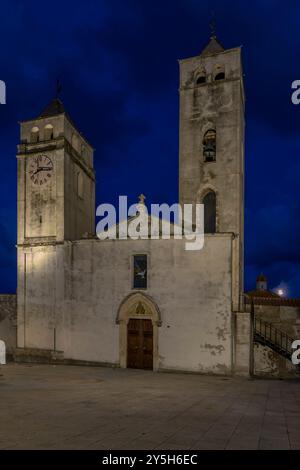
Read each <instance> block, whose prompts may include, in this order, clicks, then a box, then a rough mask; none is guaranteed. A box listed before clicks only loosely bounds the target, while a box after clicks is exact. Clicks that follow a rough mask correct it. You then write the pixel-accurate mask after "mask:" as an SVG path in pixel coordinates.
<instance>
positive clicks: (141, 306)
mask: <svg viewBox="0 0 300 470" xmlns="http://www.w3.org/2000/svg"><path fill="white" fill-rule="evenodd" d="M116 323H117V324H119V354H120V367H123V368H126V367H128V368H134V369H152V370H157V369H158V327H159V326H161V315H160V312H159V309H158V307H157V305H156V304H155V302H154V301H153V300H152V299H151V298H150V297H149V296H146V295H145V294H143V293H140V292H136V293H134V294H131V295H129V296H127V297H126V298H125V299H124V300H123V302H122V303H121V305H120V307H119V310H118V315H117V319H116Z"/></svg>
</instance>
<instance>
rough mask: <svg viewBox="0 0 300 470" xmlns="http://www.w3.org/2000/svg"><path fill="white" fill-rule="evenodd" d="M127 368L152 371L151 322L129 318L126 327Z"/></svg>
mask: <svg viewBox="0 0 300 470" xmlns="http://www.w3.org/2000/svg"><path fill="white" fill-rule="evenodd" d="M127 367H130V368H132V369H153V327H152V321H151V320H140V319H136V318H131V319H130V320H129V322H128V325H127Z"/></svg>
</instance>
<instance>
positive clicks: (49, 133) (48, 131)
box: [44, 124, 53, 140]
mask: <svg viewBox="0 0 300 470" xmlns="http://www.w3.org/2000/svg"><path fill="white" fill-rule="evenodd" d="M44 137H45V140H51V139H53V126H52V125H51V124H46V126H45V129H44Z"/></svg>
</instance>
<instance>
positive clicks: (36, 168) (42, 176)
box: [28, 155, 53, 186]
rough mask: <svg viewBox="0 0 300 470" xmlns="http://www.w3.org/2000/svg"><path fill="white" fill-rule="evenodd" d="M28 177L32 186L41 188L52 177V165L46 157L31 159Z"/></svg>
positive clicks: (40, 156)
mask: <svg viewBox="0 0 300 470" xmlns="http://www.w3.org/2000/svg"><path fill="white" fill-rule="evenodd" d="M28 171H29V176H30V179H31V181H32V183H33V184H36V185H38V186H42V185H43V184H46V183H47V182H48V181H49V180H50V179H51V178H52V175H53V163H52V160H51V158H49V157H47V155H39V156H38V157H33V158H31V159H30V162H29V170H28Z"/></svg>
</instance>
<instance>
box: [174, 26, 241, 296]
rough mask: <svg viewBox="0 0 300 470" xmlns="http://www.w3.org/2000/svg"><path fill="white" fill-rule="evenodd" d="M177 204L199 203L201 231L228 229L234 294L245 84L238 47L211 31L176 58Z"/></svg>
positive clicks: (238, 261)
mask: <svg viewBox="0 0 300 470" xmlns="http://www.w3.org/2000/svg"><path fill="white" fill-rule="evenodd" d="M179 65H180V89H179V93H180V131H179V139H180V148H179V168H180V173H179V195H180V203H181V204H184V203H192V204H195V203H203V204H204V214H205V220H204V225H205V232H206V233H207V234H216V235H217V233H218V232H219V233H232V235H233V238H234V240H235V241H234V248H233V258H234V261H233V263H234V267H233V271H234V272H235V280H234V282H235V287H236V289H235V292H236V296H235V297H236V298H237V297H238V293H237V292H239V293H241V292H242V290H243V244H244V126H245V123H244V106H245V98H244V85H243V69H242V61H241V48H240V47H238V48H233V49H224V47H223V46H222V45H221V44H220V42H219V41H218V40H217V38H216V36H215V34H214V33H213V35H212V36H211V38H210V41H209V43H208V44H207V46H206V47H205V48H204V49H203V51H202V52H201V53H200V54H199V55H197V56H196V57H191V58H188V59H184V60H180V61H179Z"/></svg>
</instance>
